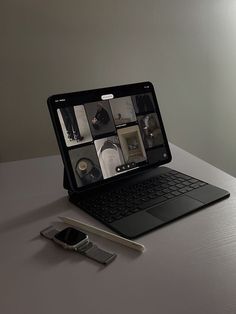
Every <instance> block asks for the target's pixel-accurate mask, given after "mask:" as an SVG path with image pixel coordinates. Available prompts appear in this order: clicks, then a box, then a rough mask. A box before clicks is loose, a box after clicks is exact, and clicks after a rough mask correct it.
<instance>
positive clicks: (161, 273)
mask: <svg viewBox="0 0 236 314" xmlns="http://www.w3.org/2000/svg"><path fill="white" fill-rule="evenodd" d="M171 148H172V153H173V162H172V163H171V164H170V166H171V167H173V168H175V169H177V170H180V171H183V172H185V173H188V174H190V175H193V176H196V177H198V178H200V179H202V180H206V181H208V182H210V183H213V184H215V185H218V186H221V187H223V188H225V189H227V190H229V191H230V192H231V197H230V198H229V199H227V200H225V201H222V202H220V203H217V204H216V205H214V206H211V207H208V208H206V209H204V210H201V211H198V212H196V213H195V214H192V215H190V216H188V217H186V218H184V219H181V220H179V221H177V222H175V223H172V224H170V225H168V226H166V227H164V228H162V229H159V230H156V231H154V232H152V233H149V234H147V235H145V236H143V237H140V238H139V239H138V241H139V242H141V243H143V244H144V245H145V246H146V252H145V253H144V254H141V255H140V254H138V253H135V252H134V251H131V250H130V249H128V248H124V247H121V246H119V245H118V244H113V243H111V242H109V241H107V240H102V239H101V238H98V237H97V238H96V239H95V240H96V242H97V243H98V244H99V245H100V246H101V247H102V246H103V247H104V248H106V249H110V250H113V251H115V252H117V253H118V258H117V259H116V261H115V262H113V263H112V264H111V265H109V266H108V267H101V266H100V265H99V264H97V263H95V262H93V261H90V260H88V259H86V258H83V257H82V256H80V255H79V254H75V253H70V252H66V251H64V250H62V249H60V248H59V247H56V246H54V245H53V243H51V242H50V241H47V240H44V239H42V238H40V237H39V231H40V230H41V229H43V228H44V227H46V226H47V225H48V224H49V223H51V222H52V221H55V220H56V217H57V216H58V215H62V214H66V215H70V216H74V217H78V218H80V219H81V220H83V221H87V222H90V223H92V224H94V225H97V226H100V227H103V226H102V225H101V224H100V223H98V222H97V221H96V220H95V219H93V218H91V217H89V216H88V215H87V214H85V213H84V212H82V211H81V210H79V209H78V208H76V207H75V206H73V205H72V204H70V203H69V202H68V200H67V197H66V192H65V191H64V190H63V188H62V162H61V159H60V157H59V156H53V157H47V158H36V159H31V160H26V161H18V162H11V163H2V164H0V191H1V203H0V204H1V220H0V248H1V250H0V252H1V253H0V313H1V314H43V313H53V314H54V313H55V314H56V313H57V314H62V313H63V314H64V313H81V314H87V313H89V314H90V313H96V314H106V313H113V314H116V313H117V314H121V313H125V314H126V313H135V314H139V313H140V314H143V313H149V314H152V313H155V314H157V313H161V314H166V313H168V314H169V313H174V314H185V313H187V314H195V313H196V314H205V313H207V314H209V313H212V314H218V313H219V314H223V313H232V314H233V313H234V314H235V313H236V298H235V296H236V179H235V178H233V177H231V176H230V175H228V174H226V173H224V172H222V171H220V170H218V169H216V168H215V167H213V166H211V165H209V164H207V163H206V162H204V161H202V160H200V159H198V158H196V157H194V156H192V155H191V154H188V153H186V152H185V151H183V150H181V149H179V148H177V147H176V146H174V145H171Z"/></svg>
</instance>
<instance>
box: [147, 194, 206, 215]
mask: <svg viewBox="0 0 236 314" xmlns="http://www.w3.org/2000/svg"><path fill="white" fill-rule="evenodd" d="M203 205H204V204H203V203H202V202H199V201H197V200H194V199H192V198H190V197H187V196H181V197H178V198H176V199H172V200H171V201H168V202H165V203H163V204H159V205H156V206H154V207H152V208H151V209H149V210H148V211H147V212H148V213H149V214H151V215H152V216H154V217H157V218H159V219H162V220H164V221H169V220H172V219H175V218H177V217H180V216H183V215H185V214H187V213H189V212H191V211H193V210H195V209H197V208H200V207H202V206H203Z"/></svg>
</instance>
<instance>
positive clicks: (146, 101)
mask: <svg viewBox="0 0 236 314" xmlns="http://www.w3.org/2000/svg"><path fill="white" fill-rule="evenodd" d="M133 85H135V84H133ZM139 85H140V83H139ZM143 86H145V84H144V83H143ZM146 86H150V90H149V89H148V88H147V87H146V89H145V90H144V89H141V90H140V89H138V88H137V93H134V94H133V93H131V94H130V93H129V92H128V89H127V90H124V89H123V90H124V92H123V93H122V87H113V88H108V89H106V90H102V89H101V90H95V92H93V91H88V92H86V95H88V97H87V99H88V101H86V95H85V94H83V97H80V96H81V94H80V93H79V92H78V94H77V97H76V93H73V94H64V95H56V96H57V97H55V96H53V100H52V99H51V101H49V103H51V110H50V112H51V114H52V115H53V116H54V119H53V121H54V122H55V123H54V127H55V129H56V133H57V137H58V140H59V144H60V148H61V151H62V156H63V157H64V158H63V161H64V163H66V165H67V167H66V169H67V171H68V172H69V177H70V178H72V182H73V183H74V184H73V186H76V188H81V187H86V186H90V185H91V184H95V183H99V182H101V181H104V180H108V179H115V178H116V177H118V176H121V175H126V176H127V175H129V173H131V172H133V171H138V170H139V169H142V168H145V167H147V166H151V165H153V164H156V163H159V164H161V163H166V162H168V161H169V160H170V152H169V147H168V143H167V140H166V136H165V133H164V128H163V125H162V121H161V117H160V112H159V110H158V107H157V102H156V98H155V95H154V94H153V93H154V89H152V85H151V84H150V83H146ZM118 90H119V91H120V93H118V92H116V91H118ZM98 91H100V93H99V92H98ZM105 91H106V92H109V93H106V94H104V92H105ZM132 91H133V89H132ZM92 94H93V95H94V98H95V99H94V101H91V100H92V98H93V97H92ZM98 94H99V96H98ZM122 94H124V95H122ZM127 94H128V95H127ZM70 95H71V96H70ZM49 107H50V106H49ZM52 108H53V109H52Z"/></svg>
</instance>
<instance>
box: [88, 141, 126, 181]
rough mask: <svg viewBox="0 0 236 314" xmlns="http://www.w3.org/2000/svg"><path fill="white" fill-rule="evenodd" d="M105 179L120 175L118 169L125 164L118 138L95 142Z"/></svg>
mask: <svg viewBox="0 0 236 314" xmlns="http://www.w3.org/2000/svg"><path fill="white" fill-rule="evenodd" d="M94 144H95V147H96V150H97V154H98V159H99V162H100V166H101V169H102V174H103V177H104V179H106V178H109V177H113V176H115V175H117V174H118V173H119V171H117V168H118V167H120V166H121V165H123V164H124V157H123V154H122V151H121V146H120V142H119V138H118V136H110V137H106V138H102V139H99V140H96V141H95V142H94Z"/></svg>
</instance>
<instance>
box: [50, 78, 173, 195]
mask: <svg viewBox="0 0 236 314" xmlns="http://www.w3.org/2000/svg"><path fill="white" fill-rule="evenodd" d="M150 92H151V93H152V97H153V100H154V104H155V111H156V113H157V116H158V119H159V123H160V128H161V131H162V135H163V139H164V146H165V148H166V153H167V158H166V159H165V160H162V161H158V162H156V163H153V164H151V165H146V166H142V167H140V168H138V169H134V170H132V171H128V172H125V173H123V174H119V175H118V176H115V177H111V178H107V179H104V180H101V181H97V182H95V183H91V184H89V185H87V186H82V187H78V186H77V183H76V179H75V175H74V171H73V168H72V164H71V161H70V158H69V150H68V147H67V146H66V143H65V140H64V135H63V132H62V128H61V124H60V121H59V117H58V112H57V109H60V108H63V107H66V106H77V105H80V104H81V105H83V104H84V103H90V102H95V101H101V96H102V95H107V94H113V95H114V98H118V97H125V96H130V95H137V94H144V93H150ZM47 103H48V108H49V112H50V116H51V119H52V122H53V127H54V130H55V133H56V137H57V141H58V145H59V149H60V152H61V155H62V159H63V163H64V167H65V171H66V174H67V178H68V182H69V185H70V190H71V191H75V192H84V191H88V190H89V189H93V188H94V187H98V186H103V185H107V184H110V183H113V182H116V181H119V180H122V179H125V178H128V177H130V176H132V175H135V174H138V173H143V172H145V171H146V170H148V169H150V168H153V167H157V166H160V165H163V164H166V163H168V162H170V161H171V159H172V156H171V152H170V148H169V144H168V140H167V136H166V132H165V129H164V125H163V121H162V118H161V114H160V110H159V106H158V102H157V98H156V94H155V90H154V86H153V84H152V83H151V82H141V83H134V84H128V85H120V86H113V87H105V88H99V89H94V90H88V91H80V92H73V93H65V94H57V95H53V96H50V97H49V98H48V100H47Z"/></svg>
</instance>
